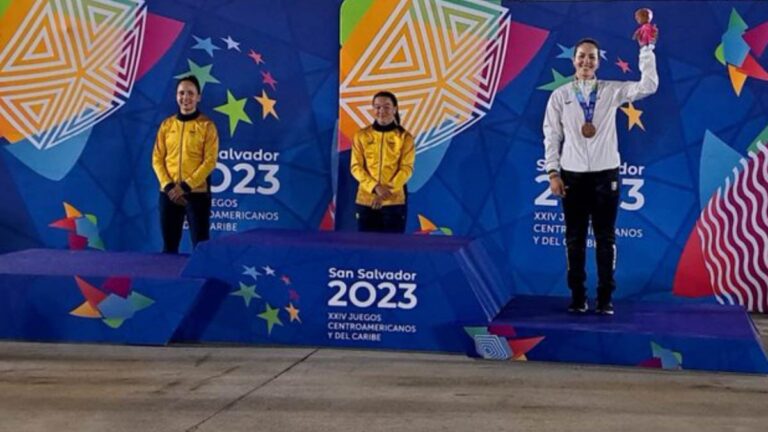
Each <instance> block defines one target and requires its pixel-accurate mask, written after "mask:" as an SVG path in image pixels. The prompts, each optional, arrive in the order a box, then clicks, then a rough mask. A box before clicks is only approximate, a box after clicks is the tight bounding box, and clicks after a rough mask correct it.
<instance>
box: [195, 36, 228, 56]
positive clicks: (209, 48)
mask: <svg viewBox="0 0 768 432" xmlns="http://www.w3.org/2000/svg"><path fill="white" fill-rule="evenodd" d="M192 37H193V38H195V41H197V43H196V44H195V46H193V47H192V49H199V50H203V51H205V52H207V53H208V55H209V56H211V57H213V51H214V50H217V49H221V48H219V47H217V46H216V45H214V44H213V42H211V38H205V39H202V38H199V37H197V36H195V35H192Z"/></svg>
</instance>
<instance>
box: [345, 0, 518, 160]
mask: <svg viewBox="0 0 768 432" xmlns="http://www.w3.org/2000/svg"><path fill="white" fill-rule="evenodd" d="M510 23H511V20H510V15H509V11H508V9H506V8H504V7H501V6H499V5H496V4H493V3H489V2H486V1H482V0H468V1H464V2H462V3H461V4H457V3H452V2H446V1H429V0H400V1H399V2H398V3H397V5H396V6H395V8H394V9H393V12H392V13H391V15H390V16H389V18H388V19H387V21H386V22H385V23H384V24H383V25H382V26H381V28H380V29H379V30H378V32H377V33H375V34H374V35H373V36H372V37H371V39H370V41H369V42H367V45H366V48H365V50H364V52H363V54H362V55H360V57H359V58H358V59H356V62H355V64H354V65H353V66H352V67H351V68H350V69H349V73H347V74H346V76H345V77H343V79H342V83H341V88H340V95H341V98H340V99H341V101H340V102H341V103H340V107H341V111H342V122H348V121H349V120H351V121H352V122H353V123H354V125H355V126H357V127H364V126H366V125H368V124H370V122H371V120H372V115H371V114H370V112H369V110H370V101H371V97H372V96H373V94H374V93H376V92H377V91H380V90H389V91H392V92H393V93H395V94H396V95H397V97H398V102H399V110H400V114H401V117H402V119H403V126H404V127H406V128H407V129H408V130H409V131H410V132H411V133H413V134H414V137H415V144H416V152H417V153H421V152H424V151H426V150H428V149H430V148H432V147H434V146H437V145H440V144H441V143H443V142H446V141H447V140H450V139H451V138H452V137H453V136H455V135H456V134H458V133H461V131H463V130H465V129H466V128H468V127H470V126H471V125H472V124H474V123H475V122H477V121H478V120H480V119H481V118H482V117H484V116H485V114H486V113H487V112H488V111H489V110H490V108H491V105H492V104H493V100H494V97H495V94H496V92H497V91H498V87H499V83H500V78H501V75H502V73H503V69H504V64H505V55H506V52H507V42H508V39H509V28H510ZM406 114H408V115H406Z"/></svg>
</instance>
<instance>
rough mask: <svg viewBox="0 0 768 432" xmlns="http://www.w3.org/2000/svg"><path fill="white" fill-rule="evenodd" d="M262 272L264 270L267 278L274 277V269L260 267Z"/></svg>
mask: <svg viewBox="0 0 768 432" xmlns="http://www.w3.org/2000/svg"><path fill="white" fill-rule="evenodd" d="M262 270H264V273H266V274H267V276H274V275H275V269H273V268H272V267H270V266H264V267H262Z"/></svg>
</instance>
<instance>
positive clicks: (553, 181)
mask: <svg viewBox="0 0 768 432" xmlns="http://www.w3.org/2000/svg"><path fill="white" fill-rule="evenodd" d="M549 190H551V191H552V194H554V195H556V196H559V197H561V198H562V197H564V196H565V183H563V179H561V178H560V176H559V175H554V176H552V177H550V178H549Z"/></svg>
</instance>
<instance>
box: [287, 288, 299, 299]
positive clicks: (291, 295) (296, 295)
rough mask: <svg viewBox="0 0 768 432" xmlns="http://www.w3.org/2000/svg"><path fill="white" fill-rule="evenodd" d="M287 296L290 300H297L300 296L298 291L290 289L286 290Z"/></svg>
mask: <svg viewBox="0 0 768 432" xmlns="http://www.w3.org/2000/svg"><path fill="white" fill-rule="evenodd" d="M288 298H289V299H291V301H299V300H300V299H301V297H299V293H297V292H296V290H292V289H289V290H288Z"/></svg>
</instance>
